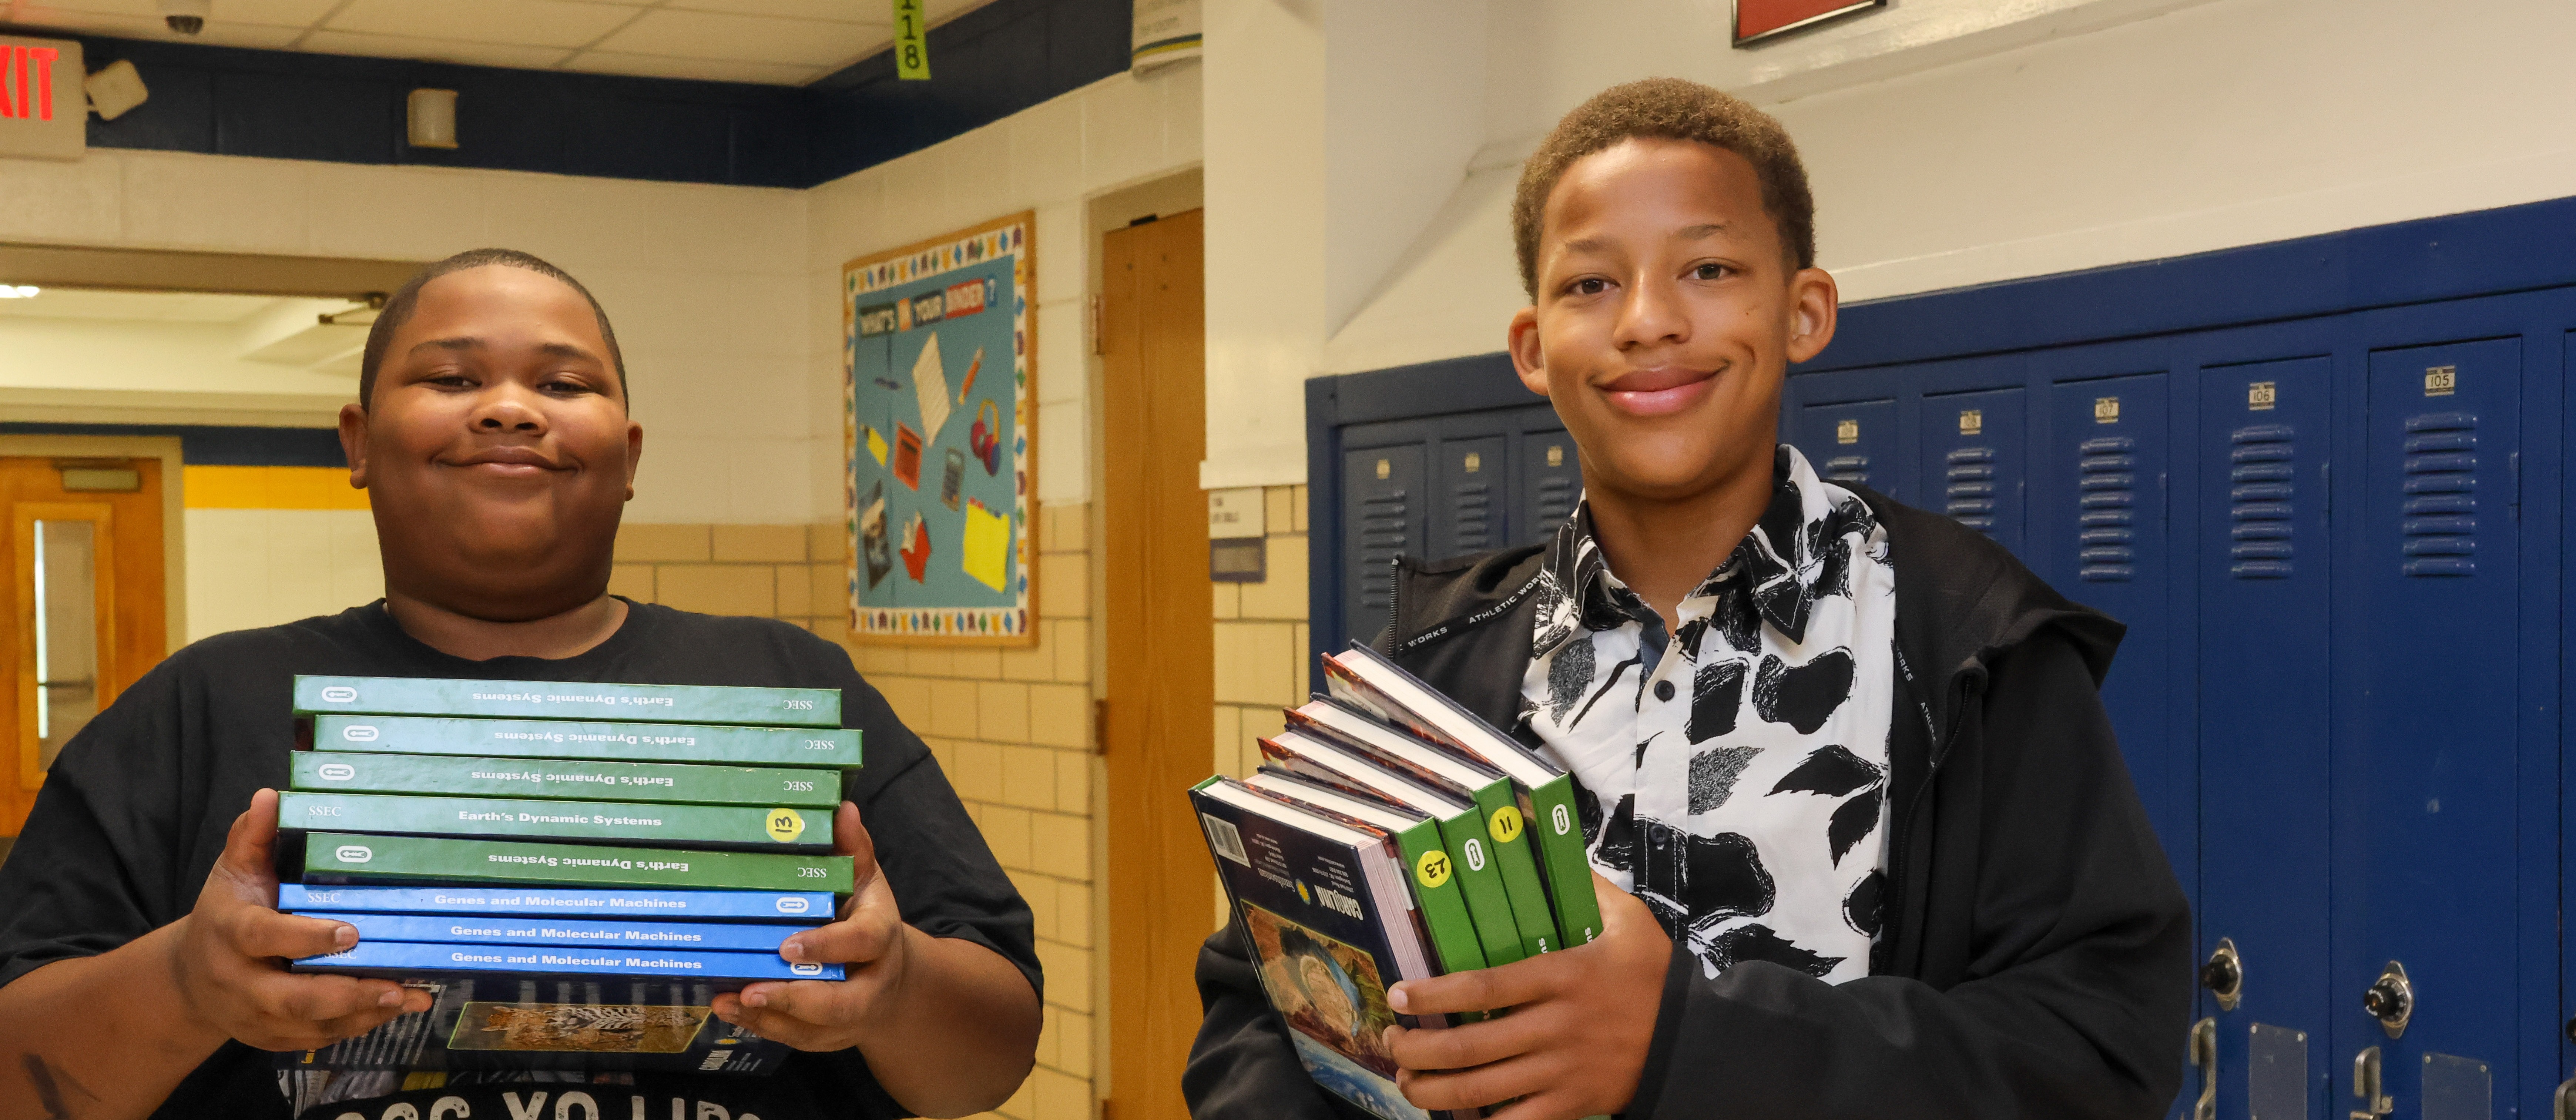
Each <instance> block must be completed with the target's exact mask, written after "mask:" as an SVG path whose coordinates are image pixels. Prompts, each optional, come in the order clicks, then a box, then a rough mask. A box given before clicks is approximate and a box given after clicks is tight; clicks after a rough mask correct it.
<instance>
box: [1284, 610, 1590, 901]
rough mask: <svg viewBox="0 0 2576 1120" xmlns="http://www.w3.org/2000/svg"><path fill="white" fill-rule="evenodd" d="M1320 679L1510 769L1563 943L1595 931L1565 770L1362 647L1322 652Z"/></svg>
mask: <svg viewBox="0 0 2576 1120" xmlns="http://www.w3.org/2000/svg"><path fill="white" fill-rule="evenodd" d="M1324 680H1325V683H1326V684H1327V685H1329V686H1330V687H1331V689H1332V692H1333V697H1334V699H1337V700H1340V701H1341V702H1343V703H1345V704H1349V705H1351V706H1353V707H1356V708H1359V709H1362V710H1364V711H1366V712H1368V713H1370V714H1371V715H1375V716H1377V717H1378V718H1380V719H1383V720H1385V721H1387V722H1389V723H1392V724H1395V725H1396V726H1398V727H1402V728H1404V729H1405V730H1407V731H1411V732H1413V733H1414V734H1416V735H1419V736H1421V737H1422V738H1424V739H1425V740H1428V741H1429V742H1431V743H1432V744H1434V745H1436V746H1439V747H1442V748H1444V749H1447V750H1450V751H1453V752H1456V753H1458V754H1460V755H1463V756H1464V757H1466V758H1468V759H1471V760H1473V761H1476V762H1480V763H1483V764H1485V765H1487V766H1490V767H1492V768H1494V769H1496V770H1500V771H1502V772H1503V773H1505V774H1507V775H1510V776H1511V779H1512V788H1513V791H1514V792H1515V793H1516V794H1517V795H1518V797H1519V799H1520V802H1521V813H1522V815H1523V816H1525V817H1527V818H1528V819H1529V826H1530V828H1529V833H1530V836H1531V838H1532V839H1533V840H1535V841H1536V843H1537V852H1538V864H1539V868H1540V869H1541V870H1542V871H1545V872H1546V873H1547V886H1548V897H1549V898H1550V900H1551V901H1553V902H1554V903H1555V904H1556V917H1557V921H1558V923H1559V924H1560V925H1561V926H1562V929H1563V932H1564V934H1565V942H1566V944H1569V945H1581V944H1583V943H1585V942H1588V941H1590V940H1592V939H1593V938H1595V937H1599V936H1601V902H1600V900H1599V899H1598V898H1596V897H1594V895H1593V893H1592V860H1591V856H1590V855H1589V854H1588V853H1587V852H1586V851H1585V848H1586V844H1585V841H1584V837H1583V820H1582V817H1581V815H1580V813H1579V812H1578V811H1577V810H1576V809H1575V805H1574V778H1573V776H1572V775H1570V774H1567V773H1566V772H1565V771H1564V769H1563V768H1561V767H1559V766H1557V765H1556V764H1555V763H1553V762H1550V761H1548V760H1547V759H1546V758H1545V757H1544V756H1542V755H1540V754H1539V753H1538V752H1537V751H1534V750H1531V749H1530V748H1529V747H1528V746H1527V745H1526V744H1523V743H1522V742H1521V741H1520V740H1518V739H1515V738H1512V737H1511V736H1509V735H1506V734H1504V733H1503V732H1502V730H1501V729H1499V728H1496V727H1495V726H1494V725H1493V724H1490V723H1487V722H1485V720H1484V719H1483V718H1482V717H1480V716H1478V715H1476V713H1474V712H1470V711H1468V710H1467V709H1466V708H1465V707H1463V706H1461V705H1460V704H1459V703H1458V702H1457V701H1455V700H1452V699H1450V698H1449V697H1448V696H1446V695H1443V694H1442V693H1441V691H1440V690H1439V689H1436V688H1433V687H1431V686H1430V685H1428V684H1425V683H1423V681H1422V679H1421V678H1420V677H1416V676H1414V675H1413V674H1411V673H1408V672H1405V671H1404V669H1403V667H1402V666H1399V665H1397V664H1396V663H1395V662H1393V661H1389V660H1387V659H1386V657H1385V656H1383V655H1381V654H1379V653H1378V652H1377V651H1376V650H1373V649H1370V648H1368V647H1367V646H1365V645H1359V644H1356V643H1354V644H1353V645H1352V646H1351V648H1350V649H1349V650H1348V651H1346V652H1343V653H1338V654H1334V655H1331V656H1328V657H1326V658H1324Z"/></svg>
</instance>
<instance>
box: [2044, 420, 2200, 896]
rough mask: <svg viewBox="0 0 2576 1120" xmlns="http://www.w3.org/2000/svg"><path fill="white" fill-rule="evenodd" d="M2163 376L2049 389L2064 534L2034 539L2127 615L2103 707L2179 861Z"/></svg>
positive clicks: (2074, 581) (2076, 592)
mask: <svg viewBox="0 0 2576 1120" xmlns="http://www.w3.org/2000/svg"><path fill="white" fill-rule="evenodd" d="M2165 384H2166V382H2165V375H2164V374H2162V373H2142V374H2134V375H2131V376H2127V377H2108V378H2101V379H2097V380H2087V381H2069V382H2060V383H2058V384H2056V385H2054V386H2052V387H2051V389H2050V392H2051V394H2052V397H2051V400H2050V407H2049V433H2050V434H2049V441H2050V446H2049V465H2048V469H2049V470H2050V471H2051V472H2052V473H2053V474H2054V475H2055V478H2054V479H2053V480H2052V484H2051V487H2050V491H2051V493H2053V494H2055V495H2057V497H2056V498H2055V499H2054V500H2055V501H2056V502H2057V503H2059V505H2060V507H2061V508H2059V509H2057V510H2055V511H2052V515H2051V516H2050V517H2049V518H2048V519H2047V524H2048V525H2049V529H2048V532H2049V533H2051V534H2052V535H2054V536H2056V537H2057V538H2058V539H2056V540H2054V541H2045V542H2033V543H2034V546H2035V547H2034V549H2033V551H2034V552H2036V553H2037V554H2039V555H2040V556H2042V557H2048V558H2052V562H2049V563H2046V564H2044V565H2043V566H2042V571H2043V573H2044V574H2046V575H2047V577H2048V579H2049V581H2050V582H2051V583H2052V584H2054V585H2055V586H2056V587H2057V588H2058V590H2060V591H2062V592H2064V593H2065V594H2066V596H2067V597H2068V598H2071V599H2074V600H2076V601H2077V602H2080V603H2083V604H2085V605H2087V606H2091V607H2093V608H2095V609H2097V610H2100V611H2102V612H2103V613H2105V614H2108V615H2110V616H2111V617H2113V618H2116V619H2118V620H2120V621H2121V622H2123V623H2126V624H2127V625H2128V627H2129V632H2128V635H2127V636H2126V637H2125V638H2123V639H2122V640H2121V642H2120V653H2119V657H2118V658H2117V659H2116V660H2114V661H2113V662H2112V664H2111V675H2110V677H2109V678H2108V679H2106V680H2104V681H2103V683H2102V703H2103V706H2104V707H2105V708H2107V709H2109V711H2110V714H2111V726H2112V728H2113V729H2114V730H2115V731H2117V732H2118V733H2119V736H2120V752H2121V754H2122V755H2123V756H2124V757H2125V758H2126V759H2127V760H2128V764H2129V776H2130V778H2131V779H2132V780H2134V781H2135V782H2136V783H2137V785H2138V796H2139V799H2140V800H2142V801H2144V802H2145V803H2146V807H2147V816H2148V818H2149V819H2150V820H2152V821H2153V822H2154V823H2155V826H2156V835H2157V837H2158V838H2160V839H2162V840H2163V841H2164V845H2165V851H2166V853H2167V854H2168V855H2171V856H2174V857H2175V859H2174V863H2175V866H2177V867H2186V868H2187V867H2189V866H2191V859H2190V853H2191V842H2192V841H2193V840H2194V839H2195V837H2193V836H2192V835H2191V834H2190V828H2191V825H2190V821H2191V817H2192V793H2193V791H2192V788H2191V787H2192V784H2193V783H2192V780H2191V779H2192V775H2191V773H2190V772H2189V770H2188V768H2187V766H2186V765H2184V760H2179V759H2177V757H2176V754H2177V752H2176V751H2175V750H2174V747H2173V741H2172V726H2171V709H2172V700H2173V697H2172V695H2171V689H2170V687H2169V682H2168V674H2167V671H2166V670H2167V666H2168V664H2169V662H2170V660H2171V658H2170V656H2169V653H2170V650H2169V646H2170V643H2171V641H2172V633H2173V625H2172V622H2171V618H2170V604H2169V602H2168V598H2169V594H2170V590H2169V585H2170V580H2171V573H2170V572H2169V570H2168V569H2169V568H2170V566H2171V565H2170V562H2169V559H2170V555H2171V551H2172V549H2171V546H2170V543H2169V541H2168V540H2167V535H2166V526H2165V516H2166V495H2165V490H2166V485H2167V480H2168V478H2169V476H2170V474H2171V471H2172V459H2171V455H2170V449H2169V448H2168V447H2167V440H2168V439H2169V438H2171V437H2170V435H2169V434H2168V426H2167V423H2166V415H2167V411H2166V406H2165V392H2166V389H2165Z"/></svg>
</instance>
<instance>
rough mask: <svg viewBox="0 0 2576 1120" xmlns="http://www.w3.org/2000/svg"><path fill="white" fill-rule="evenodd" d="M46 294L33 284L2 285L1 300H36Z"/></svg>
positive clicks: (0, 286)
mask: <svg viewBox="0 0 2576 1120" xmlns="http://www.w3.org/2000/svg"><path fill="white" fill-rule="evenodd" d="M44 293H45V290H44V289H43V288H39V287H37V286H35V285H33V284H18V285H15V286H12V285H9V284H0V299H34V298H36V297H37V296H40V295H43V294H44Z"/></svg>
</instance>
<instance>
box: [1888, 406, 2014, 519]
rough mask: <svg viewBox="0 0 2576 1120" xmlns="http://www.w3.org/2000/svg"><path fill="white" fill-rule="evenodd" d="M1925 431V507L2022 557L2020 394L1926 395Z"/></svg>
mask: <svg viewBox="0 0 2576 1120" xmlns="http://www.w3.org/2000/svg"><path fill="white" fill-rule="evenodd" d="M1922 430H1923V465H1922V468H1921V469H1920V470H1919V471H1918V472H1917V473H1916V475H1915V477H1917V478H1919V479H1921V480H1922V482H1923V488H1924V494H1923V499H1924V504H1925V505H1926V506H1927V507H1928V508H1931V509H1934V510H1938V511H1940V512H1942V513H1946V514H1949V515H1950V516H1952V517H1955V518H1958V519H1959V522H1960V524H1963V525H1966V526H1968V527H1969V528H1971V529H1975V530H1977V531H1978V532H1981V533H1984V534H1985V535H1987V536H1989V537H1993V538H1994V539H1995V541H1996V543H1998V544H2001V545H2003V546H2004V547H2005V548H2008V549H2011V550H2012V551H2013V552H2014V553H2015V554H2016V555H2018V554H2021V547H2022V540H2021V534H2022V503H2023V501H2024V494H2023V491H2024V489H2025V487H2024V485H2023V480H2024V478H2025V477H2026V474H2027V471H2026V470H2025V467H2024V465H2023V444H2024V441H2025V440H2026V439H2027V438H2028V434H2027V432H2026V431H2025V427H2024V425H2023V423H2022V390H2020V389H2019V388H2012V389H1988V390H1985V391H1982V392H1975V393H1939V394H1927V395H1926V396H1924V398H1923V429H1922Z"/></svg>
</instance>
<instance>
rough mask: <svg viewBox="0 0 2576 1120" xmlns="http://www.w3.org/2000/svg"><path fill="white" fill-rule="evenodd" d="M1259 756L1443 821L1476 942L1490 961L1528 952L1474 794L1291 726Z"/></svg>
mask: <svg viewBox="0 0 2576 1120" xmlns="http://www.w3.org/2000/svg"><path fill="white" fill-rule="evenodd" d="M1261 756H1262V757H1263V758H1264V759H1266V760H1268V761H1270V762H1272V763H1275V764H1277V765H1278V767H1279V768H1280V769H1282V770H1285V771H1287V772H1288V773H1290V774H1293V775H1296V776H1297V777H1301V778H1310V779H1313V780H1315V781H1317V782H1321V783H1323V784H1324V785H1326V786H1329V787H1331V788H1333V789H1338V790H1342V791H1344V792H1347V793H1350V794H1353V795H1355V796H1359V797H1374V798H1378V799H1381V800H1385V801H1391V802H1393V803H1395V804H1397V805H1401V806H1403V807H1405V808H1407V809H1411V810H1413V811H1414V812H1417V813H1422V814H1424V815H1426V816H1428V817H1430V818H1431V820H1432V822H1433V823H1435V824H1437V825H1439V827H1440V843H1441V846H1442V847H1444V848H1446V849H1447V850H1448V853H1449V869H1450V874H1451V875H1452V876H1454V877H1455V881H1456V882H1457V884H1458V894H1459V897H1460V898H1462V899H1464V900H1465V901H1466V904H1467V916H1468V919H1469V921H1470V922H1471V923H1472V924H1473V925H1474V926H1475V929H1476V944H1477V946H1478V948H1480V949H1481V950H1482V951H1483V952H1484V955H1485V963H1486V964H1489V965H1496V964H1510V963H1512V962H1513V961H1517V960H1521V959H1523V958H1525V957H1528V956H1529V955H1530V951H1529V949H1528V947H1527V943H1526V942H1525V941H1523V940H1522V938H1521V930H1520V924H1519V922H1518V921H1516V920H1515V919H1514V918H1513V916H1512V902H1511V897H1510V894H1509V892H1508V891H1506V890H1505V889H1504V887H1503V877H1502V872H1501V871H1500V870H1499V869H1497V868H1496V867H1495V866H1494V858H1493V853H1492V849H1491V846H1490V844H1489V842H1488V841H1487V840H1486V839H1485V820H1484V814H1483V813H1482V812H1481V811H1479V809H1478V808H1477V806H1476V803H1475V802H1474V801H1471V800H1469V799H1467V798H1464V797H1454V796H1451V795H1450V794H1448V793H1446V792H1443V791H1442V790H1441V789H1440V788H1438V787H1437V786H1434V785H1432V784H1429V783H1425V782H1421V781H1417V780H1415V779H1414V777H1413V776H1412V775H1410V774H1408V773H1405V772H1403V771H1400V770H1395V769H1390V768H1388V767H1386V766H1383V765H1380V764H1379V763H1378V762H1377V761H1376V760H1375V759H1373V758H1371V757H1370V756H1369V755H1368V754H1366V753H1365V752H1362V751H1357V750H1353V749H1350V748H1349V747H1348V746H1346V745H1344V744H1342V743H1340V742H1337V741H1334V740H1331V739H1327V738H1324V737H1321V736H1316V735H1309V734H1306V733H1304V732H1302V731H1298V730H1296V729H1294V728H1291V729H1289V730H1286V731H1282V732H1280V733H1279V734H1278V735H1277V736H1275V737H1273V738H1268V739H1263V740H1261Z"/></svg>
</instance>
